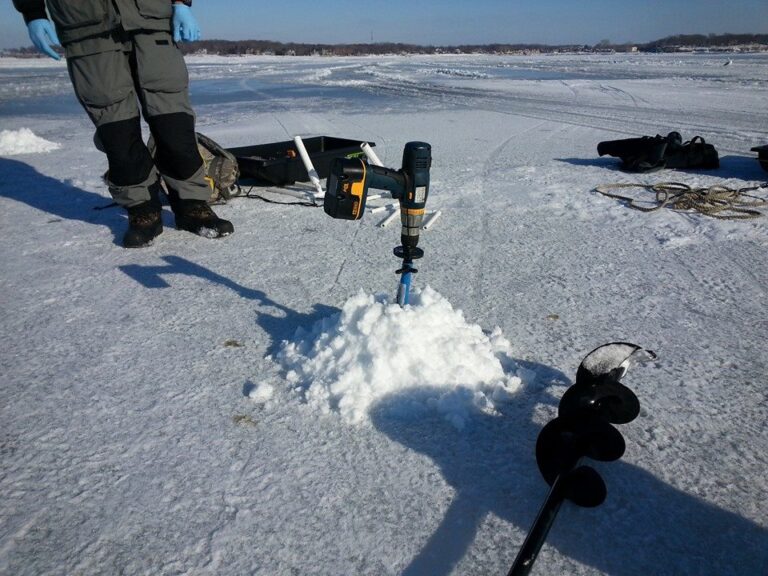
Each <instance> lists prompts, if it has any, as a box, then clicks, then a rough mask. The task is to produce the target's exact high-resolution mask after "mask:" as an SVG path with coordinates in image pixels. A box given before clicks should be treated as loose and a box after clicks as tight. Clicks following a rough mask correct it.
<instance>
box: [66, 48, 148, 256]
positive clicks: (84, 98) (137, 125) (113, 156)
mask: <svg viewBox="0 0 768 576" xmlns="http://www.w3.org/2000/svg"><path fill="white" fill-rule="evenodd" d="M125 49H126V47H125V45H124V44H123V43H121V42H118V41H115V45H114V49H113V50H107V51H103V52H98V53H96V54H89V55H86V56H78V57H74V58H69V59H68V60H67V67H68V69H69V75H70V78H71V80H72V86H73V87H74V90H75V94H76V95H77V98H78V100H79V101H80V103H81V104H82V106H83V108H84V109H85V111H86V112H87V113H88V116H89V117H90V118H91V120H92V121H93V123H94V125H95V126H96V140H97V142H98V145H99V147H100V149H101V150H102V151H103V152H104V153H105V154H106V155H107V161H108V163H109V172H108V173H107V184H108V187H109V192H110V194H111V195H112V197H113V198H114V200H115V202H116V203H117V204H119V205H120V206H123V207H124V208H126V209H127V211H128V222H129V229H128V232H127V233H126V235H125V237H124V238H123V244H124V245H125V246H126V247H139V246H145V245H147V244H149V243H150V242H151V241H152V239H153V238H155V236H157V235H158V234H160V233H161V232H162V229H163V228H162V219H161V217H160V209H161V208H160V200H159V192H160V180H159V174H158V172H157V169H156V168H155V164H154V162H153V160H152V156H151V155H150V153H149V151H148V150H147V147H146V145H145V144H144V140H143V138H142V135H141V120H140V116H139V107H138V104H137V96H136V91H135V88H134V81H133V76H132V73H131V65H130V55H129V53H128V52H126V50H125Z"/></svg>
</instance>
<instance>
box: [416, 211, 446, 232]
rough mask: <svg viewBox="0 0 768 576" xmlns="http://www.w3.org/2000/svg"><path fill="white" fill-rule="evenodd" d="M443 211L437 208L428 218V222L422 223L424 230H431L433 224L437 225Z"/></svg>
mask: <svg viewBox="0 0 768 576" xmlns="http://www.w3.org/2000/svg"><path fill="white" fill-rule="evenodd" d="M442 213H443V211H442V210H435V211H434V212H432V214H431V215H430V216H429V218H427V220H426V222H424V224H422V226H421V227H422V228H423V229H424V230H429V229H430V228H432V226H434V225H435V222H437V219H438V218H440V215H441V214H442Z"/></svg>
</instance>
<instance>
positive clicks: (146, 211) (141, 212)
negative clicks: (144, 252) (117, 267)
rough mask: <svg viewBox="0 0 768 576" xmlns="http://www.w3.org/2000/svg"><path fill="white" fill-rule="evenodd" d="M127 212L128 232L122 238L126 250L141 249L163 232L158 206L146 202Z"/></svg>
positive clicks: (151, 202) (155, 203)
mask: <svg viewBox="0 0 768 576" xmlns="http://www.w3.org/2000/svg"><path fill="white" fill-rule="evenodd" d="M127 210H128V230H127V231H126V233H125V236H123V246H124V247H126V248H143V247H144V246H149V245H150V244H152V241H153V240H154V239H155V238H156V237H157V236H159V235H160V234H161V233H162V231H163V219H162V217H161V215H160V205H159V204H158V203H157V202H154V201H152V200H148V201H147V202H142V203H141V204H138V205H137V206H132V207H130V208H128V209H127Z"/></svg>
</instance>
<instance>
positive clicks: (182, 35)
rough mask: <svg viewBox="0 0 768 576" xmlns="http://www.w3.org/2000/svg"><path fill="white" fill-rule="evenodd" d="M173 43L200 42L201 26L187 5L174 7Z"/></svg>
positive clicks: (175, 5)
mask: <svg viewBox="0 0 768 576" xmlns="http://www.w3.org/2000/svg"><path fill="white" fill-rule="evenodd" d="M172 24H173V41H174V42H182V41H183V42H194V41H195V40H200V38H201V34H200V26H199V25H198V24H197V20H195V17H194V16H193V15H192V9H191V8H190V7H189V6H187V5H186V4H174V5H173V21H172Z"/></svg>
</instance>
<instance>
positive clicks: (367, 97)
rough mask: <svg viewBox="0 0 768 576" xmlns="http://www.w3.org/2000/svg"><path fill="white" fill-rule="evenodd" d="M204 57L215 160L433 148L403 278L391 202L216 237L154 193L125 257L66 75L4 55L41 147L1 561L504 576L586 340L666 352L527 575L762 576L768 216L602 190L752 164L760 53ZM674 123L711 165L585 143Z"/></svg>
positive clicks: (10, 284) (47, 565) (72, 567)
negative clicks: (428, 183)
mask: <svg viewBox="0 0 768 576" xmlns="http://www.w3.org/2000/svg"><path fill="white" fill-rule="evenodd" d="M188 61H189V65H190V76H191V79H192V83H191V90H192V98H193V102H194V104H195V108H196V112H197V116H198V128H199V130H200V131H201V132H203V133H205V134H207V135H209V136H211V137H213V138H214V139H215V140H217V141H218V142H219V143H221V144H223V145H224V146H227V147H229V146H232V147H234V146H241V145H248V144H258V143H265V142H276V141H284V140H290V139H291V138H292V137H293V136H294V135H297V134H298V135H301V136H302V137H309V136H314V135H331V136H340V137H343V138H352V139H359V140H360V141H361V142H362V141H373V142H375V143H376V147H375V151H376V153H377V155H378V156H379V157H380V158H381V159H382V160H383V161H384V163H385V164H386V165H388V166H392V167H395V168H396V167H398V164H399V162H400V159H401V156H402V149H403V145H404V144H405V143H406V142H408V141H411V140H422V141H427V142H430V143H431V144H432V147H433V156H434V162H433V167H432V187H431V190H430V198H429V201H428V205H427V209H428V210H440V211H441V217H440V220H439V221H438V222H437V223H436V224H435V226H434V227H431V228H430V229H429V230H425V231H424V232H423V234H422V239H421V243H420V246H421V247H423V248H424V250H425V257H424V259H422V260H420V261H419V265H418V268H419V273H418V274H416V275H415V278H414V283H415V290H416V292H417V293H418V297H417V298H416V300H415V301H414V303H413V305H412V306H411V307H410V308H409V309H400V308H398V307H397V306H394V305H393V304H391V298H392V297H393V295H394V292H395V287H396V284H397V276H396V274H395V270H396V269H397V268H398V267H399V265H400V261H399V260H398V259H397V258H395V257H394V256H393V255H392V249H393V248H394V246H396V245H397V244H398V241H399V230H397V226H396V225H394V224H393V225H390V226H389V227H386V228H381V227H379V226H378V224H379V222H380V221H381V220H382V218H383V216H382V215H381V214H369V215H367V216H366V217H365V218H364V219H363V220H362V221H361V222H348V221H337V220H332V219H330V218H328V217H327V216H326V215H325V214H324V213H323V211H322V210H321V209H317V208H307V207H300V206H284V205H278V204H266V203H263V202H258V201H255V200H251V199H247V198H237V199H234V200H232V201H231V202H230V203H229V204H227V205H224V206H219V207H217V209H216V210H217V212H218V213H220V214H221V215H222V217H224V218H227V219H229V220H231V221H232V222H233V223H234V225H235V229H236V231H235V234H234V235H232V236H231V237H227V238H224V239H221V240H208V239H205V238H199V237H195V236H192V235H190V234H188V233H185V232H182V231H177V230H175V228H174V226H173V216H172V214H171V213H170V211H169V210H167V209H166V210H165V213H164V219H165V224H166V226H165V231H164V232H163V234H162V235H161V236H160V237H159V238H157V240H156V241H155V243H154V244H153V246H151V247H149V248H146V249H142V250H124V249H123V248H121V247H120V239H121V236H122V233H123V231H124V230H125V226H126V222H125V216H124V214H122V213H121V212H120V211H119V210H117V209H114V208H112V209H102V208H104V207H105V206H107V205H108V204H109V203H110V201H111V200H110V198H109V196H108V194H107V192H106V190H105V188H104V185H103V182H102V179H101V175H102V174H103V173H104V171H105V170H106V160H105V158H104V156H103V155H102V154H101V153H99V152H98V151H96V150H95V149H94V148H93V145H92V136H93V128H92V126H91V125H90V122H89V120H88V119H87V118H86V116H85V114H84V113H83V112H82V111H81V110H80V108H79V105H78V103H77V101H76V100H75V98H74V96H73V95H72V93H71V88H70V87H69V86H68V80H67V73H66V67H65V66H64V64H63V63H54V62H48V61H46V60H42V59H41V60H23V61H16V60H12V59H2V60H0V131H2V132H3V133H4V134H5V133H8V134H11V135H12V145H13V149H14V150H19V149H23V151H24V153H23V154H16V152H3V153H2V154H0V226H1V227H2V235H0V272H1V274H0V294H2V297H1V299H0V302H2V320H1V322H2V324H0V326H1V327H2V336H3V342H2V348H0V350H1V351H0V366H2V385H1V386H0V459H1V460H2V473H1V474H0V493H1V494H2V498H0V573H3V574H14V575H17V574H18V575H35V576H38V575H53V574H118V573H122V574H217V575H218V574H234V575H240V574H249V575H250V574H257V575H265V576H266V575H269V576H275V575H278V576H279V575H289V574H298V573H309V574H321V575H334V576H336V575H341V574H344V575H347V574H349V575H355V576H358V575H376V576H380V575H404V576H419V575H430V576H433V575H435V576H447V575H448V574H456V575H459V574H462V575H463V574H505V573H506V572H507V570H508V569H509V567H510V565H511V564H512V561H513V560H514V557H515V554H516V553H517V550H518V549H519V547H520V545H521V544H522V542H523V540H524V538H525V535H526V533H527V531H528V529H529V527H530V525H531V524H532V522H533V521H534V518H535V516H536V513H537V510H538V507H539V505H540V504H541V502H542V501H543V500H544V498H545V496H546V493H547V489H548V487H547V485H546V483H545V482H544V481H543V480H542V478H541V476H540V474H539V472H538V470H537V466H536V461H535V443H536V436H537V434H538V433H539V431H540V430H541V428H542V427H543V426H544V424H546V422H548V421H549V420H551V419H552V418H553V417H554V416H555V415H556V414H557V404H558V401H559V399H560V397H561V396H562V395H563V393H564V392H565V390H566V389H567V388H568V386H569V385H571V384H572V383H573V382H574V378H575V374H576V369H577V367H578V366H579V363H580V362H581V360H582V358H584V356H585V355H586V354H587V353H588V352H589V351H590V350H593V349H595V348H596V347H597V346H599V345H601V344H604V343H607V342H616V341H619V342H621V341H623V342H633V343H636V344H638V345H640V346H642V347H644V348H648V349H651V350H654V351H655V352H657V353H658V355H659V357H658V359H657V360H655V361H653V362H650V363H647V364H645V365H643V366H638V367H636V368H634V369H632V370H630V372H629V373H628V374H627V376H626V377H625V379H624V383H625V384H626V385H628V386H629V387H630V388H631V389H632V390H634V391H635V393H636V394H637V396H638V398H639V399H640V404H641V413H640V416H639V417H638V418H637V419H636V420H634V421H633V422H631V423H629V424H626V425H622V426H621V431H622V433H623V434H624V436H625V438H626V441H627V451H626V453H625V455H624V456H623V458H622V459H621V460H620V461H618V462H612V463H595V464H594V465H595V467H596V468H597V469H598V470H599V471H600V473H601V475H602V476H603V477H604V479H605V481H606V485H607V487H608V497H607V500H606V502H605V503H604V504H603V505H602V506H600V507H598V508H595V509H590V510H587V509H579V508H575V507H573V506H571V505H570V504H566V505H564V506H563V508H562V510H561V511H560V514H559V516H558V518H557V521H556V523H555V525H554V528H553V530H552V532H551V533H550V534H549V536H548V538H547V542H546V544H545V546H544V548H543V549H542V552H541V554H540V556H539V558H538V560H537V562H536V566H535V567H534V571H533V573H534V574H610V575H615V576H635V575H638V576H640V575H642V576H647V575H648V574H697V575H713V576H715V575H716V576H721V575H728V574H738V575H748V576H752V575H757V574H768V521H767V519H768V500H766V498H765V493H766V491H768V483H767V482H768V481H767V480H766V478H767V476H766V473H765V472H766V469H767V468H768V435H767V434H766V421H767V420H768V404H766V392H767V389H766V386H767V384H766V375H768V361H767V356H766V344H765V343H766V341H767V340H768V308H766V306H765V305H764V302H765V297H766V286H768V258H766V257H765V255H766V250H767V249H768V216H766V217H762V218H758V219H755V220H750V221H743V222H737V221H728V220H716V219H713V218H707V217H704V216H701V215H694V214H686V213H680V212H673V211H671V210H662V211H659V212H656V213H653V214H644V213H641V212H638V211H635V210H631V209H629V208H628V207H627V206H626V205H624V204H623V203H621V202H619V201H617V200H613V199H610V198H606V197H604V196H601V195H599V194H597V193H595V192H594V191H593V189H594V187H595V186H597V185H600V184H607V183H613V182H617V183H621V182H624V183H627V182H641V183H654V182H661V181H678V182H685V183H687V184H689V185H692V186H710V185H714V184H723V185H726V186H729V187H732V188H739V187H743V186H755V185H757V184H760V183H761V182H765V181H766V176H767V175H768V174H766V173H765V172H764V171H763V170H762V169H761V168H760V166H759V164H758V163H757V161H756V160H755V155H754V153H752V152H750V151H749V149H750V148H751V147H752V146H755V145H759V144H764V143H766V138H768V111H767V110H766V107H765V93H766V89H768V56H766V55H731V54H729V55H718V54H696V55H672V54H669V55H663V54H661V55H651V54H635V55H618V54H616V55H601V56H598V55H546V56H545V55H542V56H530V57H528V56H516V57H504V56H480V55H476V56H467V55H464V56H462V55H443V56H410V57H399V56H389V57H377V58H373V57H369V58H282V57H247V58H223V57H202V56H195V57H191V58H189V60H188ZM728 61H731V63H730V64H729V65H728V66H724V64H725V63H726V62H728ZM27 130H28V131H30V133H32V134H34V135H35V136H36V137H37V138H40V139H43V140H45V141H47V142H53V143H57V144H60V145H61V147H60V148H59V149H56V150H51V151H49V152H42V151H40V150H38V149H35V148H32V147H29V146H28V145H26V144H25V145H24V146H21V145H20V143H21V140H23V138H21V137H20V135H21V134H27V132H26V131H27ZM672 130H677V131H679V132H680V133H681V134H682V135H683V137H684V138H685V139H690V138H692V137H693V136H697V135H700V136H703V137H704V138H705V139H706V141H707V142H709V143H712V144H714V145H715V147H716V148H717V150H718V151H719V153H720V157H721V167H720V169H719V170H716V171H711V172H709V171H698V170H690V171H662V172H658V173H654V174H646V175H631V174H625V173H622V172H620V171H618V161H617V160H616V159H613V158H599V157H598V156H597V153H596V145H597V143H598V142H600V141H602V140H609V139H617V138H623V137H631V136H641V135H655V134H657V133H660V134H666V133H668V132H670V131H672ZM11 154H13V155H11ZM765 190H766V189H763V191H762V192H759V194H762V195H763V196H764V194H765ZM639 193H640V192H639ZM287 201H291V199H290V198H288V200H287ZM379 203H381V204H384V203H386V199H381V200H377V201H371V203H370V204H371V206H372V207H373V206H375V205H378V204H379ZM382 293H385V294H387V295H388V296H385V295H382ZM615 351H616V350H614V352H615ZM617 359H620V358H618V356H617V355H610V357H609V358H607V361H608V362H609V363H610V362H615V361H616V360H617Z"/></svg>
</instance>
